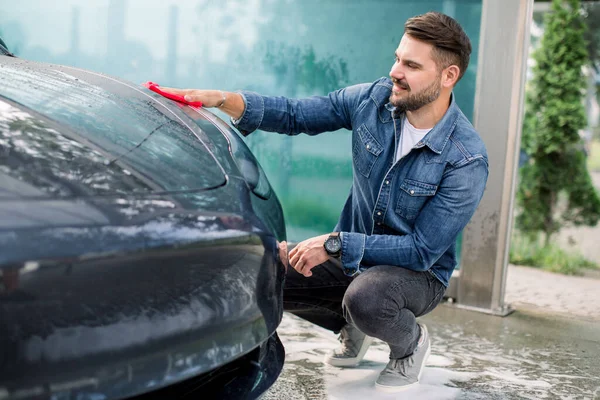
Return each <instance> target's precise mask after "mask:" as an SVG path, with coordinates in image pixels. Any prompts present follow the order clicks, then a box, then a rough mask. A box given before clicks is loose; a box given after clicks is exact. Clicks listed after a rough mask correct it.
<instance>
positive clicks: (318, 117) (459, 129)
mask: <svg viewBox="0 0 600 400" xmlns="http://www.w3.org/2000/svg"><path fill="white" fill-rule="evenodd" d="M391 90H392V83H391V81H390V79H388V78H381V79H379V80H377V81H375V82H373V83H366V84H360V85H355V86H350V87H347V88H344V89H340V90H338V91H335V92H332V93H330V94H329V95H327V96H314V97H310V98H305V99H288V98H285V97H267V96H261V95H258V94H256V93H252V92H240V93H241V94H242V96H243V98H244V102H245V104H246V109H245V111H244V114H243V115H242V117H241V118H240V119H239V120H237V121H234V125H235V126H236V128H237V129H238V130H239V131H240V132H241V133H242V134H243V135H244V136H246V135H248V134H250V133H251V132H253V131H254V130H256V129H261V130H263V131H269V132H279V133H283V134H286V135H297V134H299V133H302V132H303V133H307V134H309V135H316V134H319V133H322V132H325V131H335V130H338V129H341V128H345V129H348V130H351V131H352V160H353V169H354V173H353V182H352V190H351V192H350V195H349V196H348V199H347V201H346V204H345V205H344V208H343V210H342V213H341V216H340V219H339V222H338V224H337V226H336V227H335V231H337V232H341V238H342V256H341V261H342V265H343V268H344V272H345V273H346V274H347V275H350V276H352V275H354V274H356V273H358V272H360V271H362V270H364V269H365V268H369V267H370V266H374V265H395V266H398V267H403V268H408V269H411V270H414V271H429V272H430V273H432V274H433V275H434V276H435V277H436V278H437V279H438V280H439V281H440V282H442V283H443V284H444V285H445V286H448V282H449V279H450V276H451V275H452V272H453V270H454V268H455V267H456V264H457V260H456V240H457V237H458V235H459V234H460V232H461V231H462V230H463V228H464V227H465V225H466V224H467V222H469V220H470V219H471V217H472V215H473V213H474V212H475V209H476V208H477V206H478V204H479V201H480V200H481V197H482V196H483V192H484V189H485V184H486V181H487V177H488V159H487V152H486V149H485V145H484V144H483V141H482V140H481V138H480V137H479V135H478V134H477V132H476V131H475V129H474V128H473V126H472V125H471V123H470V122H469V120H468V119H467V118H466V117H465V115H464V114H463V113H462V111H461V110H460V108H459V107H458V106H457V104H456V103H455V101H454V95H453V96H452V100H451V104H450V107H449V108H448V110H447V111H446V113H445V115H444V117H443V118H442V119H441V120H440V121H439V122H438V123H437V124H436V125H435V127H433V129H432V130H431V131H429V133H428V134H427V135H426V136H425V137H424V138H423V139H422V140H421V141H420V142H418V143H417V145H416V146H415V147H414V148H413V149H412V150H411V151H410V153H408V154H407V155H406V156H404V157H403V158H401V159H400V160H399V161H398V162H395V153H396V146H397V145H398V141H399V139H400V132H402V119H403V118H398V117H396V118H394V113H393V110H394V107H393V106H392V105H391V104H390V103H389V97H390V94H391Z"/></svg>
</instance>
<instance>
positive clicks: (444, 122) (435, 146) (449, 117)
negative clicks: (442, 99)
mask: <svg viewBox="0 0 600 400" xmlns="http://www.w3.org/2000/svg"><path fill="white" fill-rule="evenodd" d="M385 108H386V109H387V110H388V111H390V114H391V113H393V112H394V110H395V109H396V107H394V105H392V103H389V102H388V103H387V104H386V105H385ZM459 115H460V109H459V108H458V105H457V104H456V101H455V100H454V93H452V94H451V95H450V106H449V107H448V109H447V110H446V113H445V114H444V116H443V117H442V119H441V120H439V121H438V123H437V124H435V126H434V127H433V128H432V129H431V130H430V131H429V133H427V135H425V137H424V138H423V139H422V140H421V141H420V142H419V143H417V145H416V146H415V147H418V148H419V147H423V146H427V147H429V148H430V149H431V151H433V152H434V153H437V154H441V153H442V151H444V147H446V143H448V140H450V136H451V135H452V132H454V127H455V126H456V122H457V121H458V116H459Z"/></svg>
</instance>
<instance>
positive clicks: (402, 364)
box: [375, 324, 431, 393]
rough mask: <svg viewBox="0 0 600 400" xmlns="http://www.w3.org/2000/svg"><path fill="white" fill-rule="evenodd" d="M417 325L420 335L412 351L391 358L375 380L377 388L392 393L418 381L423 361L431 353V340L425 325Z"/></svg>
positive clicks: (423, 365) (423, 366)
mask: <svg viewBox="0 0 600 400" xmlns="http://www.w3.org/2000/svg"><path fill="white" fill-rule="evenodd" d="M418 325H419V326H420V327H421V335H420V336H419V344H418V345H417V348H416V349H415V351H414V353H412V354H411V355H410V356H408V357H404V358H399V359H391V360H390V362H389V363H388V365H386V367H385V369H384V370H383V371H381V373H380V374H379V378H377V382H375V387H376V388H377V390H380V391H382V392H387V393H394V392H399V391H402V390H404V389H407V388H409V387H411V386H413V385H415V384H417V383H419V379H421V374H422V373H423V369H424V368H425V362H426V361H427V357H429V353H431V341H430V340H429V333H427V327H426V326H425V325H423V324H418Z"/></svg>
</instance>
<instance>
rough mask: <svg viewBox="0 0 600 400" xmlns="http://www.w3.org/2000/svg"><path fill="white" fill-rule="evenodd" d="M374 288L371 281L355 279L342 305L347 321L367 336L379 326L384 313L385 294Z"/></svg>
mask: <svg viewBox="0 0 600 400" xmlns="http://www.w3.org/2000/svg"><path fill="white" fill-rule="evenodd" d="M374 286H376V285H373V282H371V281H369V280H361V279H355V280H354V281H353V282H352V283H351V284H350V286H349V287H348V289H347V290H346V293H345V295H344V300H343V303H342V306H343V309H344V316H345V317H346V320H347V321H348V322H350V323H352V324H354V325H355V326H356V327H357V328H358V329H360V330H361V331H363V332H364V333H366V334H369V333H370V332H369V331H370V329H371V327H373V326H374V325H377V321H378V320H379V319H380V318H381V314H382V311H383V310H382V301H383V296H384V293H382V292H381V291H378V290H377V288H376V287H374Z"/></svg>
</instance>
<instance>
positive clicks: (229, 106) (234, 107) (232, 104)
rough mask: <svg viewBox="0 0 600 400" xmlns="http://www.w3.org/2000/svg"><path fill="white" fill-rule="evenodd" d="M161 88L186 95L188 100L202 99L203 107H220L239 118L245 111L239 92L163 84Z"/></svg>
mask: <svg viewBox="0 0 600 400" xmlns="http://www.w3.org/2000/svg"><path fill="white" fill-rule="evenodd" d="M160 89H161V90H163V91H165V92H168V93H173V94H178V95H181V96H184V98H185V100H186V101H190V102H191V101H201V102H202V106H203V107H219V109H220V110H222V111H223V112H225V113H226V114H228V115H229V116H231V117H233V118H234V119H239V118H240V117H241V116H242V114H243V113H244V109H245V105H244V100H243V99H242V96H241V95H240V94H239V93H233V92H224V91H222V90H200V89H175V88H170V87H163V86H161V87H160ZM223 100H224V101H223Z"/></svg>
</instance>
